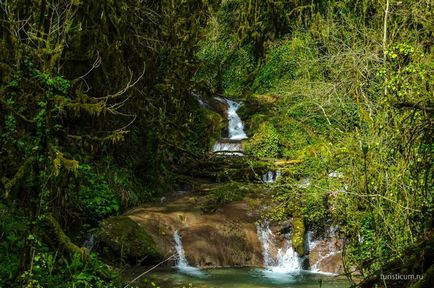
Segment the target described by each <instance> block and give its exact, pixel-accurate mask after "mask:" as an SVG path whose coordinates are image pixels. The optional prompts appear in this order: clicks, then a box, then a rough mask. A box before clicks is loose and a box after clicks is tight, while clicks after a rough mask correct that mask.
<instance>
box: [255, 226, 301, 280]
mask: <svg viewBox="0 0 434 288" xmlns="http://www.w3.org/2000/svg"><path fill="white" fill-rule="evenodd" d="M256 229H257V233H258V237H259V241H260V242H261V244H262V254H263V257H264V267H265V268H266V270H265V271H264V275H265V276H266V277H270V278H273V279H280V278H281V279H285V278H287V277H288V274H298V273H299V272H300V271H301V270H302V268H301V261H300V257H299V256H298V254H297V252H295V251H294V249H293V248H292V244H291V241H290V240H289V239H290V235H286V237H285V238H286V240H285V242H284V244H283V246H282V247H277V241H276V236H275V235H274V234H273V232H272V231H271V230H270V227H269V226H268V223H263V224H261V225H257V227H256Z"/></svg>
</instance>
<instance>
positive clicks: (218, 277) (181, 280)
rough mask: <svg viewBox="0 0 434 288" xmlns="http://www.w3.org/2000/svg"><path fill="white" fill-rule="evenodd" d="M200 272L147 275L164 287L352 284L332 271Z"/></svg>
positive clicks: (329, 287) (325, 287)
mask: <svg viewBox="0 0 434 288" xmlns="http://www.w3.org/2000/svg"><path fill="white" fill-rule="evenodd" d="M202 272H203V273H202V274H201V275H197V274H196V275H187V274H183V273H180V272H179V271H177V270H154V271H153V272H151V273H150V274H148V275H147V278H148V279H151V280H153V281H155V282H156V283H157V284H159V285H160V286H161V287H162V288H169V287H174V288H176V287H183V286H184V287H189V286H188V285H189V284H192V287H194V288H246V287H249V288H274V287H282V288H289V287H291V288H297V287H303V288H314V287H315V288H318V287H320V281H322V283H321V284H322V286H321V287H322V288H332V287H334V288H342V287H349V286H350V285H349V283H348V281H347V280H346V279H345V278H342V277H335V276H332V275H325V274H315V273H310V272H308V271H306V272H299V273H297V274H289V273H275V272H271V271H270V270H267V269H259V268H227V269H224V268H222V269H210V270H202Z"/></svg>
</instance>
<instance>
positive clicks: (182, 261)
mask: <svg viewBox="0 0 434 288" xmlns="http://www.w3.org/2000/svg"><path fill="white" fill-rule="evenodd" d="M173 239H174V240H175V249H176V254H177V259H176V268H178V270H179V272H181V273H184V274H188V275H192V276H197V277H203V276H205V274H204V273H203V272H202V271H201V270H200V269H199V268H196V267H193V266H190V265H188V262H187V258H185V252H184V248H183V247H182V241H181V237H180V236H179V233H178V230H176V231H175V233H174V235H173Z"/></svg>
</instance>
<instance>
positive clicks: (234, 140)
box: [212, 97, 247, 156]
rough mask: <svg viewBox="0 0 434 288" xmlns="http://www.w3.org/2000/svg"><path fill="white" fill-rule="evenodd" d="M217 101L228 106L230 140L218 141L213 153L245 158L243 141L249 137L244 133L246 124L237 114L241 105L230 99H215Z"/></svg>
mask: <svg viewBox="0 0 434 288" xmlns="http://www.w3.org/2000/svg"><path fill="white" fill-rule="evenodd" d="M215 99H216V100H218V101H220V102H222V103H224V104H226V105H227V107H228V110H227V119H228V130H229V138H224V139H220V140H219V141H217V142H216V143H215V144H214V146H213V148H212V151H213V152H214V153H224V155H228V156H243V147H242V145H241V140H243V139H246V138H247V135H246V132H245V131H244V124H243V122H242V121H241V119H240V117H239V116H238V114H237V110H238V108H240V106H241V104H240V103H238V102H235V101H232V100H229V99H224V98H219V97H215Z"/></svg>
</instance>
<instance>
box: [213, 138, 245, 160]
mask: <svg viewBox="0 0 434 288" xmlns="http://www.w3.org/2000/svg"><path fill="white" fill-rule="evenodd" d="M242 151H243V148H242V147H241V143H240V142H227V141H224V140H220V141H218V142H216V143H215V144H214V146H213V147H212V152H214V153H224V155H236V156H242V155H243V152H242Z"/></svg>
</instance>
